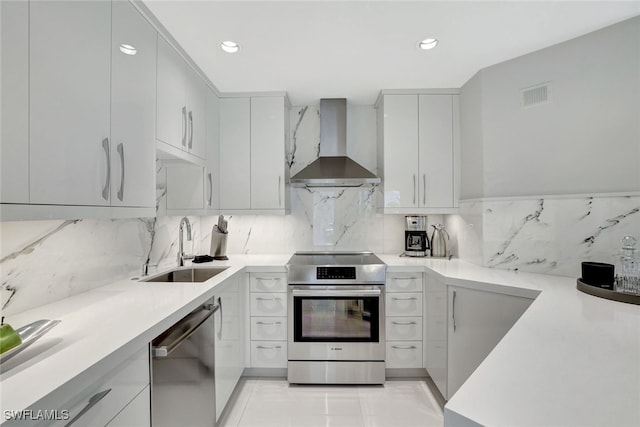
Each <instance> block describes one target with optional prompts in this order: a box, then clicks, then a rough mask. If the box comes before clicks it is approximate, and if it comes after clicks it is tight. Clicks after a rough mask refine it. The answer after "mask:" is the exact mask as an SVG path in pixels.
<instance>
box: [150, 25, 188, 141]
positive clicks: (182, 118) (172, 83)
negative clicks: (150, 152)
mask: <svg viewBox="0 0 640 427" xmlns="http://www.w3.org/2000/svg"><path fill="white" fill-rule="evenodd" d="M185 84H186V81H185V63H184V61H183V60H182V57H181V56H180V55H179V54H178V52H176V50H175V49H174V48H173V47H171V45H170V44H169V43H168V42H167V41H166V40H165V39H164V38H163V37H160V36H159V37H158V88H157V90H158V92H157V95H158V99H157V101H158V107H157V120H156V139H158V140H159V141H162V142H164V143H166V144H169V145H171V146H173V147H175V148H178V149H184V148H186V146H187V106H186V93H185Z"/></svg>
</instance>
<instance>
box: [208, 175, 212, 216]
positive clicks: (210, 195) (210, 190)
mask: <svg viewBox="0 0 640 427" xmlns="http://www.w3.org/2000/svg"><path fill="white" fill-rule="evenodd" d="M207 179H208V180H209V202H208V203H209V207H211V206H213V178H211V172H209V173H208V174H207Z"/></svg>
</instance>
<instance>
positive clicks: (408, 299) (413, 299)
mask: <svg viewBox="0 0 640 427" xmlns="http://www.w3.org/2000/svg"><path fill="white" fill-rule="evenodd" d="M391 299H392V300H394V301H415V300H417V299H418V298H416V297H409V298H398V297H391Z"/></svg>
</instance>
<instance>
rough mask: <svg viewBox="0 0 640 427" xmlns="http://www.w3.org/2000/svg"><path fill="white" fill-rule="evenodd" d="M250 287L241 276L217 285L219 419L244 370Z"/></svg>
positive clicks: (216, 367) (217, 387)
mask: <svg viewBox="0 0 640 427" xmlns="http://www.w3.org/2000/svg"><path fill="white" fill-rule="evenodd" d="M246 289H247V286H246V282H245V279H244V276H241V275H235V276H232V277H231V278H229V279H227V280H225V281H224V282H223V283H221V284H220V285H218V286H217V287H216V294H215V302H216V304H218V305H219V306H220V309H219V310H218V311H217V313H216V318H215V325H216V336H215V389H216V420H218V419H219V418H220V415H221V414H222V411H223V410H224V408H225V406H226V404H227V402H228V401H229V398H230V397H231V394H232V393H233V390H234V389H235V387H236V384H238V381H240V377H241V376H242V372H243V371H244V360H245V353H244V352H245V335H244V331H245V323H244V322H245V319H246V310H245V304H243V302H244V301H246Z"/></svg>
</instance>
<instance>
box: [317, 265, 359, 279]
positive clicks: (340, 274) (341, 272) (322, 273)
mask: <svg viewBox="0 0 640 427" xmlns="http://www.w3.org/2000/svg"><path fill="white" fill-rule="evenodd" d="M355 278H356V268H355V267H316V279H317V280H334V279H338V280H355Z"/></svg>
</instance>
